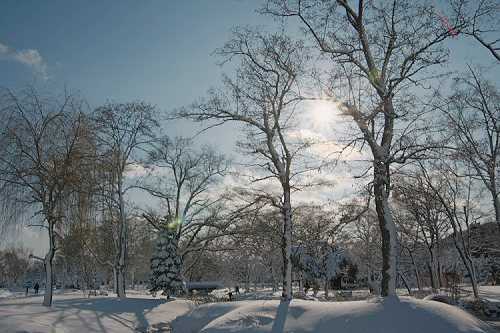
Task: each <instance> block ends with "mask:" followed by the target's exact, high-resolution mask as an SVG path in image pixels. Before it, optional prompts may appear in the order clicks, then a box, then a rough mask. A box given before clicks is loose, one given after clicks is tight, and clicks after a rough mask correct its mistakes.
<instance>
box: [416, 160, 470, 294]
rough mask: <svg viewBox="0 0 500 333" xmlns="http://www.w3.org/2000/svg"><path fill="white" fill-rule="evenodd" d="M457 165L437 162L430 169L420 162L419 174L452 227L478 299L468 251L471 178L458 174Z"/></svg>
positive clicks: (457, 246) (454, 238)
mask: <svg viewBox="0 0 500 333" xmlns="http://www.w3.org/2000/svg"><path fill="white" fill-rule="evenodd" d="M457 169H458V168H457V167H456V166H455V167H451V166H449V165H446V164H443V163H440V165H439V166H438V167H437V168H435V167H434V168H433V169H432V170H431V167H430V166H424V165H423V163H420V171H421V173H420V177H421V179H422V180H423V185H424V186H425V188H426V191H427V193H429V194H430V195H432V196H433V198H434V200H435V201H436V202H438V203H439V204H440V206H441V210H442V212H443V213H444V214H445V215H446V217H447V220H448V223H449V224H450V225H451V228H452V230H453V242H454V244H455V248H456V249H457V251H458V254H459V255H460V258H461V260H462V263H463V264H464V266H465V268H466V270H467V273H468V274H469V277H470V280H471V284H472V290H473V293H474V297H475V298H478V297H479V294H478V288H477V278H476V271H475V267H474V262H473V258H472V255H471V251H470V243H469V235H468V233H469V231H470V225H471V220H472V217H471V211H472V210H473V201H472V198H471V187H470V185H471V183H470V182H471V179H470V178H469V177H463V178H462V177H461V175H458V174H457V173H456V171H455V170H457Z"/></svg>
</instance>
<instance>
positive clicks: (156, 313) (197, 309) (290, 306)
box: [0, 286, 500, 333]
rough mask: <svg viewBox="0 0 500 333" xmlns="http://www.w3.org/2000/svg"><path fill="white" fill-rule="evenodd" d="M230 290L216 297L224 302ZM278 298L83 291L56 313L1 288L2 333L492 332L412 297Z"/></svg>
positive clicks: (497, 294)
mask: <svg viewBox="0 0 500 333" xmlns="http://www.w3.org/2000/svg"><path fill="white" fill-rule="evenodd" d="M227 291H228V290H220V291H216V292H214V293H215V295H216V296H218V298H219V299H222V298H227ZM481 294H482V295H483V296H485V297H486V298H488V299H490V300H491V301H500V286H494V287H481ZM331 295H335V293H334V292H332V294H331ZM278 296H279V293H272V292H271V291H269V290H268V291H263V292H259V293H248V294H245V293H242V294H238V295H235V297H236V301H234V302H222V301H221V302H215V303H207V304H201V305H198V306H196V305H197V304H199V303H198V302H196V301H194V300H186V299H170V300H167V299H166V298H163V297H157V298H153V297H152V296H151V295H149V294H147V291H145V290H143V291H128V292H127V298H126V299H119V298H116V297H114V295H113V294H111V293H110V295H109V296H91V297H90V298H83V294H82V292H81V291H73V292H66V293H64V294H59V293H55V294H54V299H53V305H52V307H51V308H45V307H43V306H42V301H43V295H34V294H30V295H29V296H28V297H25V296H24V293H22V292H21V291H17V292H16V291H8V290H5V289H0V331H1V332H168V331H170V328H172V329H173V330H172V331H173V332H200V331H202V332H362V331H366V332H440V333H445V332H494V331H493V330H492V329H491V327H490V326H488V325H487V324H485V323H484V322H482V321H480V320H479V319H477V318H476V317H474V316H472V315H470V314H469V313H467V312H466V311H464V310H462V309H461V308H459V307H456V306H451V305H447V304H443V303H439V302H435V301H427V300H418V299H415V298H412V297H409V296H399V297H388V298H383V299H382V298H369V295H368V294H367V293H366V292H364V291H361V292H355V293H353V295H352V298H355V299H361V300H357V301H344V302H322V301H321V299H322V297H318V298H313V297H312V296H311V295H310V294H309V295H307V297H304V298H308V299H309V300H304V299H294V300H292V301H291V302H288V303H287V302H284V303H280V302H279V300H278ZM320 296H321V295H320ZM344 296H346V295H345V294H344ZM338 297H340V296H338ZM364 298H366V299H364ZM315 299H316V300H315Z"/></svg>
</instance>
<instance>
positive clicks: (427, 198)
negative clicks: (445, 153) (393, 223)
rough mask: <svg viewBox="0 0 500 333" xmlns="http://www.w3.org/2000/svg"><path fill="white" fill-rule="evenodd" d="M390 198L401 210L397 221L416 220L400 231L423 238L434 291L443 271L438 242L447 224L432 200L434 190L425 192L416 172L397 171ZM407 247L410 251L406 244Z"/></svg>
mask: <svg viewBox="0 0 500 333" xmlns="http://www.w3.org/2000/svg"><path fill="white" fill-rule="evenodd" d="M393 199H394V202H395V204H396V207H398V208H399V209H400V210H401V211H402V212H404V215H403V216H401V219H400V220H401V221H400V223H399V224H400V225H403V224H404V225H408V224H409V222H413V223H414V224H416V226H415V227H416V228H415V229H416V230H401V231H402V232H405V233H407V234H408V235H409V237H410V238H414V239H416V240H419V242H423V243H424V244H425V245H426V247H427V249H428V251H429V257H430V263H429V271H430V278H431V284H432V289H433V290H434V291H437V290H438V289H439V288H440V287H441V275H442V274H443V272H442V270H441V261H440V257H439V254H440V252H441V251H440V246H441V245H442V241H443V238H444V237H445V235H446V233H447V232H448V231H449V229H450V227H451V226H450V223H449V221H448V219H447V216H446V214H444V212H443V209H442V204H441V203H440V202H439V201H437V200H436V198H435V194H434V193H430V192H429V190H428V185H427V181H426V179H425V177H421V175H420V174H409V173H407V174H402V175H398V177H397V180H396V181H395V186H394V195H393ZM403 220H404V221H403ZM401 229H403V228H401ZM407 250H408V251H410V249H409V248H407ZM410 256H412V253H410ZM411 259H412V260H413V258H411Z"/></svg>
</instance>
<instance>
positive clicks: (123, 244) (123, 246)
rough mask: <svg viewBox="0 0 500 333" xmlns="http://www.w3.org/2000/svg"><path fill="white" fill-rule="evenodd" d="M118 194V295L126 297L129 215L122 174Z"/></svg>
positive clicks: (119, 177) (119, 178) (119, 179)
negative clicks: (119, 232) (119, 223)
mask: <svg viewBox="0 0 500 333" xmlns="http://www.w3.org/2000/svg"><path fill="white" fill-rule="evenodd" d="M118 196H119V200H120V219H121V234H120V243H119V244H120V255H119V259H118V267H117V268H118V269H117V273H118V288H117V293H116V294H117V296H118V297H126V295H125V256H126V253H127V216H126V214H125V202H124V199H123V179H122V177H121V174H120V175H119V176H118Z"/></svg>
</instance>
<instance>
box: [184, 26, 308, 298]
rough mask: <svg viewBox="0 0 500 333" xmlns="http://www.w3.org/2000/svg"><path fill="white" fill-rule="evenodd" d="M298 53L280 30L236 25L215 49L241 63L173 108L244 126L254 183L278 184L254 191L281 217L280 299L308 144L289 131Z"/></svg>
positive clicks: (300, 68)
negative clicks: (204, 92)
mask: <svg viewBox="0 0 500 333" xmlns="http://www.w3.org/2000/svg"><path fill="white" fill-rule="evenodd" d="M301 52H302V49H301V45H300V43H293V42H291V40H290V38H288V37H286V36H283V35H282V34H274V35H271V36H269V35H267V34H266V33H264V32H262V31H261V30H260V29H258V28H237V29H236V30H235V32H234V33H233V35H232V37H231V39H230V40H229V41H228V42H227V43H226V44H225V45H224V46H223V47H222V48H220V49H218V50H217V51H216V53H217V54H218V55H220V56H222V57H223V58H224V59H225V60H226V61H229V60H232V59H238V60H240V61H241V62H240V67H238V69H236V71H235V77H234V78H231V77H230V76H228V75H225V76H224V77H223V84H224V87H223V88H222V89H219V90H216V89H212V90H210V91H209V96H208V98H207V99H204V100H201V101H200V102H197V103H193V104H192V105H191V106H190V107H189V108H185V109H183V110H180V111H179V112H178V114H179V115H180V116H182V117H187V118H190V119H193V120H196V121H205V120H215V121H217V122H218V123H217V125H220V124H223V123H226V122H230V121H236V122H240V123H242V124H244V126H245V127H244V131H245V134H246V140H241V141H240V142H239V143H238V144H239V147H240V148H241V149H242V150H243V151H244V152H246V153H250V154H252V155H250V156H254V158H255V160H254V161H251V162H249V163H248V164H249V165H251V166H253V167H255V170H262V171H263V172H264V173H263V174H262V176H260V175H259V176H258V177H257V178H258V179H255V181H257V180H266V179H274V180H277V181H278V182H279V185H280V192H281V194H278V195H277V194H269V195H262V193H263V192H260V194H259V195H261V196H265V197H266V198H267V199H269V200H270V201H271V202H272V204H273V205H274V206H275V207H277V208H279V209H280V211H281V213H282V216H283V234H282V235H283V236H282V250H283V260H284V269H283V276H284V278H283V281H284V282H283V295H282V299H283V300H289V299H291V298H292V285H291V282H292V265H291V253H292V204H291V194H292V192H293V190H294V189H297V188H298V184H299V183H298V180H299V179H300V175H301V172H303V171H304V169H303V168H301V166H300V165H299V164H298V161H300V158H299V156H300V153H301V152H302V151H303V150H304V149H305V148H307V143H306V142H305V141H304V140H302V139H301V138H300V137H298V136H292V135H291V134H292V131H293V130H294V129H295V128H296V127H295V126H296V125H297V119H298V118H297V116H298V113H299V109H298V108H297V103H298V102H299V95H298V84H299V81H300V77H301V75H302V74H303V73H304V70H305V68H304V67H305V60H304V57H303V54H302V53H301ZM294 166H295V167H294ZM299 169H300V170H299Z"/></svg>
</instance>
